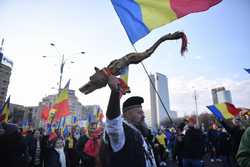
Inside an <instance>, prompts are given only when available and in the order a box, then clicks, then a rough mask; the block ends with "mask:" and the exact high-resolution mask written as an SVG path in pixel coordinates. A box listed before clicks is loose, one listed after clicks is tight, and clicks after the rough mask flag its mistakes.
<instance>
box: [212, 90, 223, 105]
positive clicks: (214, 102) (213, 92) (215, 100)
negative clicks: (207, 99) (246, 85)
mask: <svg viewBox="0 0 250 167" xmlns="http://www.w3.org/2000/svg"><path fill="white" fill-rule="evenodd" d="M224 90H226V89H225V88H224V87H218V88H214V89H212V90H211V93H212V100H213V104H217V103H218V95H217V92H219V91H224Z"/></svg>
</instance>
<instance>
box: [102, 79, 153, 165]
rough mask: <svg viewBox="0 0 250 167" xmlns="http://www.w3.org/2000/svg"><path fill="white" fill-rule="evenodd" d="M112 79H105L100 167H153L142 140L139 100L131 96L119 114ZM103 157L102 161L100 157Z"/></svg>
mask: <svg viewBox="0 0 250 167" xmlns="http://www.w3.org/2000/svg"><path fill="white" fill-rule="evenodd" d="M118 83H119V82H118V80H117V78H115V77H114V76H110V77H109V79H108V84H109V87H110V88H111V95H110V99H109V104H108V108H107V112H106V117H107V120H106V126H105V133H106V135H105V140H104V147H102V149H101V150H100V158H101V165H102V167H118V166H119V167H128V166H129V167H155V166H156V162H155V158H154V155H153V150H152V148H151V146H150V144H148V143H147V142H146V140H145V138H144V136H143V133H144V132H148V131H146V130H145V131H144V129H146V127H145V122H144V112H143V110H142V106H141V104H142V103H143V101H144V100H143V98H142V97H138V96H134V97H130V98H128V99H127V100H126V101H125V102H124V103H123V107H122V108H123V116H124V119H123V118H122V117H121V112H120V97H119V95H120V87H119V85H118ZM104 155H105V157H104Z"/></svg>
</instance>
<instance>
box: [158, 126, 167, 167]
mask: <svg viewBox="0 0 250 167" xmlns="http://www.w3.org/2000/svg"><path fill="white" fill-rule="evenodd" d="M156 140H157V141H158V143H159V146H158V147H159V148H158V151H159V156H160V163H159V165H161V166H163V165H165V166H166V165H167V164H166V160H167V152H166V149H167V138H166V136H165V134H164V133H163V132H162V130H159V131H158V134H157V135H156Z"/></svg>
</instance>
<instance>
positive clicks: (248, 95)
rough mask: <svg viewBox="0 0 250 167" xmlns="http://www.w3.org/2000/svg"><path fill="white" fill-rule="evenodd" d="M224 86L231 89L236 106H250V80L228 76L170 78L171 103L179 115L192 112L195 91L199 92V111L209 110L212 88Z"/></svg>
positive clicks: (193, 109)
mask: <svg viewBox="0 0 250 167" xmlns="http://www.w3.org/2000/svg"><path fill="white" fill-rule="evenodd" d="M220 86H224V87H225V88H226V89H227V90H230V91H231V94H232V99H233V103H234V104H235V105H236V106H238V107H239V106H244V107H250V80H241V81H235V80H232V79H228V78H220V79H216V80H210V79H207V78H206V77H204V76H200V77H198V78H195V79H186V78H184V77H177V78H173V79H169V92H170V104H171V108H172V109H173V110H176V111H178V115H181V116H183V115H186V114H192V113H193V112H194V111H195V100H194V91H195V90H196V94H197V103H198V112H199V113H201V112H205V111H208V110H207V109H206V106H207V105H211V104H212V95H211V89H212V88H215V87H220Z"/></svg>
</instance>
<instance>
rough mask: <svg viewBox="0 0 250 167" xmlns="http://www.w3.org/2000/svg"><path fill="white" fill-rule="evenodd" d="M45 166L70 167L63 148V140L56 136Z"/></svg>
mask: <svg viewBox="0 0 250 167" xmlns="http://www.w3.org/2000/svg"><path fill="white" fill-rule="evenodd" d="M45 167H70V164H69V157H68V154H67V152H65V150H64V141H63V139H62V138H60V137H58V138H56V139H55V141H54V143H53V148H51V149H50V150H49V154H48V161H47V164H46V165H45Z"/></svg>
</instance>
